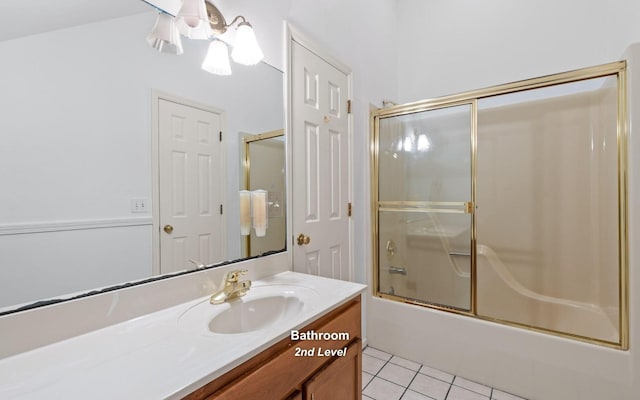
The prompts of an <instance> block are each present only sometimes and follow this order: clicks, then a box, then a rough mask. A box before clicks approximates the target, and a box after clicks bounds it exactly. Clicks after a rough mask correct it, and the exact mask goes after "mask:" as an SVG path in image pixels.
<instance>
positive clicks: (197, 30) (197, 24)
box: [176, 0, 213, 40]
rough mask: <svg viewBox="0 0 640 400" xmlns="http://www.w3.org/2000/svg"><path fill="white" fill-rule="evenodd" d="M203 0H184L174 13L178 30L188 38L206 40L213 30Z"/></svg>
mask: <svg viewBox="0 0 640 400" xmlns="http://www.w3.org/2000/svg"><path fill="white" fill-rule="evenodd" d="M208 22H209V17H208V15H207V7H206V6H205V1H204V0H184V1H183V2H182V7H180V11H178V15H176V23H177V25H178V30H179V31H180V33H182V34H183V35H184V36H185V37H188V38H189V39H201V40H207V39H209V38H210V37H211V35H212V34H213V32H212V31H211V26H210V25H209V23H208Z"/></svg>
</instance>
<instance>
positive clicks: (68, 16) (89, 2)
mask: <svg viewBox="0 0 640 400" xmlns="http://www.w3.org/2000/svg"><path fill="white" fill-rule="evenodd" d="M0 1H1V2H2V5H1V6H0V9H1V11H2V12H0V41H3V40H9V39H15V38H19V37H23V36H28V35H34V34H37V33H43V32H48V31H52V30H56V29H62V28H67V27H70V26H76V25H83V24H88V23H92V22H97V21H101V20H107V19H112V18H118V17H124V16H126V15H131V14H137V13H141V12H145V11H150V10H152V7H151V6H149V5H148V4H146V3H145V2H144V1H141V0H55V1H54V0H28V1H25V0H0Z"/></svg>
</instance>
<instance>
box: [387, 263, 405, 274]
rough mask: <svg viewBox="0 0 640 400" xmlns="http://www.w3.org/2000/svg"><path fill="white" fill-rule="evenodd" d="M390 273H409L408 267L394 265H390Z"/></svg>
mask: <svg viewBox="0 0 640 400" xmlns="http://www.w3.org/2000/svg"><path fill="white" fill-rule="evenodd" d="M389 273H390V274H400V275H406V274H407V269H406V268H403V267H394V266H391V265H390V266H389Z"/></svg>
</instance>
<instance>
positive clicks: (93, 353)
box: [0, 272, 366, 400]
mask: <svg viewBox="0 0 640 400" xmlns="http://www.w3.org/2000/svg"><path fill="white" fill-rule="evenodd" d="M273 284H287V285H298V286H304V287H306V288H311V289H313V290H315V291H316V292H317V293H319V296H317V297H316V298H315V299H314V301H313V304H310V305H309V307H305V308H304V309H303V310H302V311H301V312H300V313H299V314H298V315H297V316H296V317H294V318H293V319H291V320H289V321H287V322H286V323H283V324H274V325H272V326H269V327H266V328H264V329H261V330H258V331H253V332H247V333H242V334H213V333H210V332H207V334H203V333H199V332H197V331H196V330H189V329H184V327H181V326H180V324H179V317H180V315H181V314H182V313H184V312H185V311H186V310H187V309H189V308H190V307H192V306H194V305H195V304H197V303H200V302H202V301H203V300H204V298H199V299H196V300H193V301H189V302H187V303H183V304H179V305H176V306H174V307H171V308H167V309H164V310H161V311H158V312H155V313H152V314H148V315H145V316H143V317H140V318H136V319H133V320H130V321H126V322H123V323H120V324H116V325H112V326H109V327H107V328H103V329H100V330H97V331H93V332H90V333H87V334H84V335H80V336H76V337H73V338H70V339H67V340H64V341H61V342H57V343H54V344H51V345H48V346H44V347H40V348H37V349H35V350H31V351H28V352H25V353H21V354H17V355H15V356H12V357H8V358H4V359H1V360H0V398H2V399H45V398H46V399H65V400H70V399H86V398H92V399H110V400H112V399H154V400H157V399H179V398H182V397H183V396H185V395H187V394H189V393H191V392H192V391H194V390H195V389H197V388H199V387H201V386H203V385H204V384H206V383H208V382H209V381H211V380H213V379H215V378H216V377H219V376H221V375H222V374H224V373H225V372H227V371H229V370H231V369H233V368H234V367H236V366H238V365H240V364H241V363H243V362H244V361H246V360H248V359H249V358H251V357H253V356H254V355H256V354H258V353H259V352H261V351H262V350H264V349H266V348H268V347H269V346H271V345H273V344H275V343H277V342H278V341H280V340H282V339H283V338H285V337H288V336H289V334H290V331H291V330H292V329H299V328H302V327H303V326H305V325H306V324H308V323H310V322H311V321H313V320H314V319H316V318H318V317H319V316H321V315H323V314H325V313H327V312H328V311H330V310H332V309H334V308H336V307H337V306H338V305H340V304H343V303H344V302H346V301H347V300H349V299H351V298H353V297H355V296H356V295H358V294H359V293H361V292H362V291H363V290H364V289H365V288H366V286H365V285H361V284H357V283H351V282H345V281H338V280H333V279H327V278H321V277H317V276H313V275H305V274H300V273H295V272H283V273H280V274H277V275H273V276H271V277H268V278H265V279H260V280H256V281H254V282H253V286H254V287H258V286H263V285H273ZM212 307H215V306H212ZM33 329H38V327H37V326H34V327H33Z"/></svg>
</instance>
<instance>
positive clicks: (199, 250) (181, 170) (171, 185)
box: [157, 98, 226, 274]
mask: <svg viewBox="0 0 640 400" xmlns="http://www.w3.org/2000/svg"><path fill="white" fill-rule="evenodd" d="M222 119H223V114H222V112H219V113H216V112H211V111H206V110H203V109H200V108H196V107H191V106H187V105H184V104H179V103H177V102H174V101H169V100H167V99H162V98H161V99H159V100H158V136H159V137H158V180H159V199H158V200H159V226H158V227H157V228H158V229H159V230H160V232H159V235H160V273H162V274H164V273H168V272H174V271H179V270H184V269H187V268H193V267H194V265H193V263H192V262H191V261H190V260H196V261H198V262H201V263H203V264H212V263H215V262H219V261H223V260H225V252H226V235H225V223H224V222H225V221H224V218H223V215H222V212H221V211H223V210H221V208H220V207H221V205H222V204H223V201H224V181H223V180H222V179H223V175H222V174H223V169H222V162H221V160H222V159H223V158H222V157H221V155H222V144H221V141H220V132H221V130H222V129H221V125H222Z"/></svg>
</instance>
